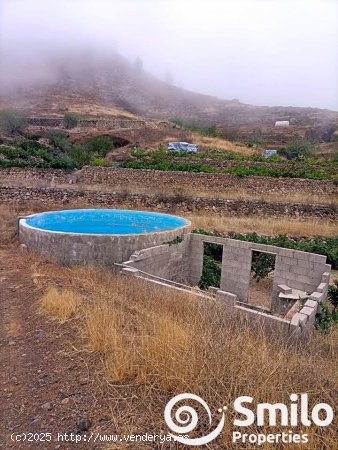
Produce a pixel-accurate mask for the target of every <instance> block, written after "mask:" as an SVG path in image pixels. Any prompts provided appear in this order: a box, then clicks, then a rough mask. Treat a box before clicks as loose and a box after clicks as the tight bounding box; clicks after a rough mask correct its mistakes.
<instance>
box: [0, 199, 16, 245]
mask: <svg viewBox="0 0 338 450" xmlns="http://www.w3.org/2000/svg"><path fill="white" fill-rule="evenodd" d="M19 214H20V209H19V208H18V207H16V206H12V205H0V248H5V247H6V246H8V245H9V244H10V243H11V242H12V240H13V238H14V235H15V230H16V218H17V216H18V215H19Z"/></svg>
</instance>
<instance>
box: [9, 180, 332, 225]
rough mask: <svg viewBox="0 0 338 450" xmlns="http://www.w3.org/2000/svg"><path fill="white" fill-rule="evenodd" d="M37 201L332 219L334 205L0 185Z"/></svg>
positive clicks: (13, 198)
mask: <svg viewBox="0 0 338 450" xmlns="http://www.w3.org/2000/svg"><path fill="white" fill-rule="evenodd" d="M27 201H39V202H41V203H43V204H46V205H48V204H54V205H55V204H58V203H60V204H63V205H65V204H68V203H71V204H72V205H73V206H76V204H80V205H84V204H85V205H88V206H95V207H123V208H126V209H150V210H158V211H162V212H173V211H181V212H182V211H186V212H200V211H201V212H206V213H208V212H210V213H212V214H219V215H225V216H226V215H236V216H250V215H255V216H260V217H270V218H271V217H281V216H283V217H290V218H299V217H302V218H314V217H315V218H318V219H326V220H329V221H336V220H337V218H338V209H337V207H336V206H334V205H311V204H302V203H293V204H292V203H277V202H276V203H275V202H271V203H270V202H264V201H250V200H225V199H210V198H205V197H197V198H190V199H189V201H187V200H180V199H177V198H176V197H171V196H168V197H165V196H157V195H150V194H129V193H126V194H125V193H117V192H101V191H93V190H76V189H61V188H27V187H5V186H0V202H11V203H20V202H27Z"/></svg>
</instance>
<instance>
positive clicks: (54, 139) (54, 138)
mask: <svg viewBox="0 0 338 450" xmlns="http://www.w3.org/2000/svg"><path fill="white" fill-rule="evenodd" d="M46 137H47V139H48V142H49V144H50V145H52V146H53V147H55V148H58V149H60V150H63V151H65V152H69V151H70V149H71V147H72V144H71V143H70V142H69V141H68V140H67V134H66V133H65V132H64V131H63V130H48V131H47V133H46Z"/></svg>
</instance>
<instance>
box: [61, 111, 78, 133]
mask: <svg viewBox="0 0 338 450" xmlns="http://www.w3.org/2000/svg"><path fill="white" fill-rule="evenodd" d="M79 122H80V117H79V116H76V115H75V114H69V113H67V114H65V115H64V116H63V124H64V126H65V128H67V129H70V128H75V127H76V126H77V125H78V124H79Z"/></svg>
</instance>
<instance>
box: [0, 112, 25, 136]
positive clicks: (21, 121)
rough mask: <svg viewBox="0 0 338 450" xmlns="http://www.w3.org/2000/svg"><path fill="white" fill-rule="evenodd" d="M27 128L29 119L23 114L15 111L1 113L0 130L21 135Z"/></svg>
mask: <svg viewBox="0 0 338 450" xmlns="http://www.w3.org/2000/svg"><path fill="white" fill-rule="evenodd" d="M26 126H27V119H26V116H25V114H24V113H23V112H21V111H17V110H15V109H6V110H3V111H0V129H1V130H2V131H3V132H5V133H9V134H15V133H21V132H22V131H23V130H24V129H25V128H26Z"/></svg>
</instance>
